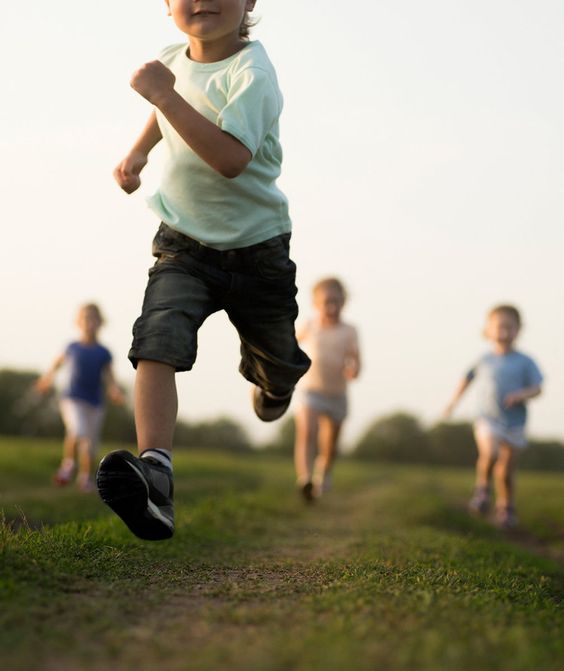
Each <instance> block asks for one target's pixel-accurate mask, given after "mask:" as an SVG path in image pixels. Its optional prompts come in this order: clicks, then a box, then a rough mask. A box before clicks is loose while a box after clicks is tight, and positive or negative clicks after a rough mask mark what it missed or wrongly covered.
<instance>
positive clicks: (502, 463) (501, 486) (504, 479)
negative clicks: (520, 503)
mask: <svg viewBox="0 0 564 671" xmlns="http://www.w3.org/2000/svg"><path fill="white" fill-rule="evenodd" d="M516 464H517V450H516V449H515V448H513V447H511V445H508V444H507V443H501V445H500V446H499V456H498V459H497V462H496V465H495V468H494V477H495V486H496V503H497V506H498V507H499V508H502V509H513V507H514V500H515V466H516Z"/></svg>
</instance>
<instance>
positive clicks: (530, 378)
mask: <svg viewBox="0 0 564 671" xmlns="http://www.w3.org/2000/svg"><path fill="white" fill-rule="evenodd" d="M542 381H543V376H542V373H541V372H540V369H539V367H538V366H537V364H536V363H535V362H534V361H533V360H532V359H527V365H526V367H525V386H527V387H535V386H536V385H539V384H541V382H542Z"/></svg>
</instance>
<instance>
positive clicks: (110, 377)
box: [104, 363, 125, 405]
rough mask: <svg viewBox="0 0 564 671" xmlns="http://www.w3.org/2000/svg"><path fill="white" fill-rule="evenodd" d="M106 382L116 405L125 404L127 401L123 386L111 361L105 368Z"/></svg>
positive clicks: (110, 396) (108, 391)
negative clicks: (119, 382)
mask: <svg viewBox="0 0 564 671" xmlns="http://www.w3.org/2000/svg"><path fill="white" fill-rule="evenodd" d="M104 382H105V383H106V393H107V394H108V398H109V399H110V401H111V402H112V403H115V405H123V404H124V403H125V396H124V395H123V392H122V390H121V387H120V386H119V385H118V383H117V382H116V379H115V377H114V371H113V368H112V364H111V363H109V364H107V366H106V367H105V369H104Z"/></svg>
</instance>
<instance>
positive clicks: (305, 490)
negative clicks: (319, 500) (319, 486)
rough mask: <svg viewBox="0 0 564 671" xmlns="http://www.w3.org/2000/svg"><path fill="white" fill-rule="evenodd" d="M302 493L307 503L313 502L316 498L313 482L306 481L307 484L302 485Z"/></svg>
mask: <svg viewBox="0 0 564 671" xmlns="http://www.w3.org/2000/svg"><path fill="white" fill-rule="evenodd" d="M300 493H301V495H302V497H303V499H304V501H305V502H306V503H313V502H314V500H315V496H314V492H313V483H311V482H306V483H305V485H302V486H301V487H300Z"/></svg>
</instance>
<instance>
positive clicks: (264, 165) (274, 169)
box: [148, 41, 291, 250]
mask: <svg viewBox="0 0 564 671" xmlns="http://www.w3.org/2000/svg"><path fill="white" fill-rule="evenodd" d="M187 49H188V47H187V44H186V43H184V44H176V45H172V46H170V47H167V48H166V49H165V50H164V51H163V52H162V54H161V56H160V57H159V60H160V61H161V62H162V63H164V65H166V66H167V67H168V68H169V69H170V70H171V71H172V72H173V73H174V75H175V76H176V83H175V86H174V88H175V90H176V91H177V92H178V93H179V94H180V95H181V96H182V97H183V98H184V99H185V100H187V101H188V102H189V103H190V105H192V107H194V108H195V109H196V110H197V111H198V112H199V113H200V114H202V115H203V116H205V117H206V118H207V119H209V120H210V121H212V122H213V123H215V124H217V125H218V126H219V127H220V128H221V129H222V130H224V131H225V132H227V133H229V134H230V135H233V136H234V137H236V138H237V139H238V140H239V141H240V142H242V143H243V144H244V145H245V147H247V148H248V149H249V151H250V152H251V154H252V160H251V162H250V163H249V165H248V166H247V167H246V169H245V170H244V171H243V172H242V173H241V175H239V176H238V177H236V178H234V179H228V178H226V177H223V176H222V175H220V174H219V173H218V172H217V171H215V170H214V169H213V168H211V167H210V166H209V165H208V164H207V163H206V162H205V161H203V160H202V159H201V158H200V157H199V156H197V155H196V154H195V153H194V152H193V151H192V149H190V147H189V146H188V145H187V144H186V142H185V141H184V140H183V139H182V138H181V137H180V135H179V134H178V133H177V132H176V131H175V130H174V128H173V127H172V126H171V124H170V123H169V122H168V121H167V120H166V118H165V117H164V116H163V115H162V114H161V112H160V111H159V110H156V113H157V121H158V124H159V128H160V130H161V133H162V136H163V140H164V143H165V146H166V157H165V165H164V173H163V177H162V180H161V184H160V187H159V189H158V191H157V192H156V193H155V194H154V195H153V196H151V197H150V198H149V201H148V203H149V206H150V207H151V209H152V210H153V211H154V212H156V214H157V215H158V216H159V217H160V219H161V220H162V221H164V222H165V223H166V224H168V225H169V226H171V227H172V228H174V229H175V230H177V231H180V232H181V233H184V234H185V235H188V236H190V237H191V238H194V239H196V240H198V241H199V242H201V243H202V244H204V245H208V246H210V247H214V248H216V249H220V250H223V249H236V248H239V247H247V246H249V245H254V244H257V243H259V242H263V241H264V240H268V239H269V238H272V237H274V236H276V235H280V234H282V233H287V232H289V231H290V229H291V222H290V218H289V215H288V201H287V200H286V197H285V196H284V194H283V193H282V192H281V191H280V190H279V189H278V187H277V186H276V179H277V177H278V176H279V175H280V166H281V163H282V149H281V146H280V141H279V127H278V119H279V116H280V112H281V111H282V104H283V101H282V94H281V93H280V90H279V88H278V83H277V79H276V73H275V71H274V68H273V66H272V64H271V62H270V60H269V59H268V56H267V54H266V51H265V50H264V48H263V46H262V45H261V44H260V42H257V41H254V42H249V44H248V45H246V46H245V47H244V48H243V49H241V51H239V52H237V53H236V54H234V55H233V56H230V57H229V58H226V59H225V60H223V61H218V62H216V63H199V62H196V61H192V60H190V59H189V58H188V56H187Z"/></svg>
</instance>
